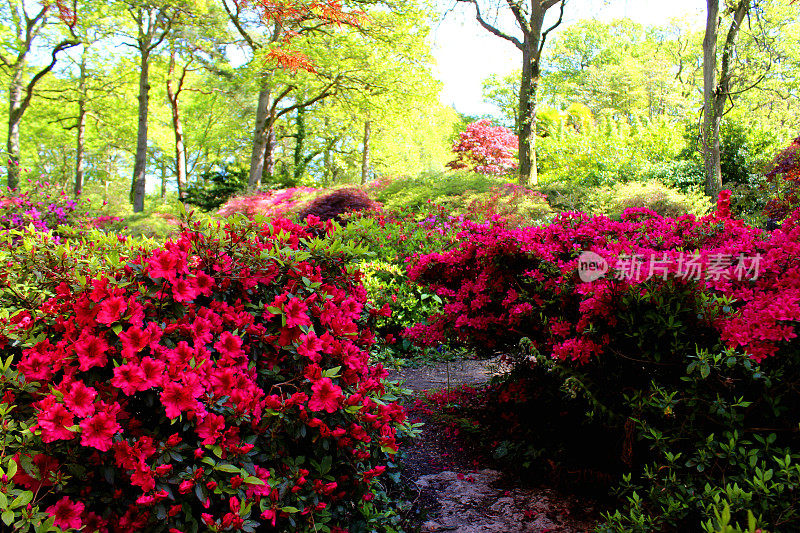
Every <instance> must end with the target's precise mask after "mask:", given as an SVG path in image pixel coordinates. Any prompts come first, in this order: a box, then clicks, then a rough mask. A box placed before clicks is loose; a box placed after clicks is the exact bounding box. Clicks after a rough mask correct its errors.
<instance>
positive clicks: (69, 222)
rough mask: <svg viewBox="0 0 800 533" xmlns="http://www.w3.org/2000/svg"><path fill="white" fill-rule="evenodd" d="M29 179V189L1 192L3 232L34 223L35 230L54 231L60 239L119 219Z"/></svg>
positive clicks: (0, 210) (0, 222)
mask: <svg viewBox="0 0 800 533" xmlns="http://www.w3.org/2000/svg"><path fill="white" fill-rule="evenodd" d="M28 182H29V183H28V185H29V187H30V189H28V190H25V191H12V190H8V189H7V190H6V191H5V193H4V194H2V195H0V232H2V233H7V232H9V231H13V230H21V229H23V228H27V227H29V226H32V227H33V228H34V229H35V230H36V231H40V232H52V233H53V236H54V237H56V241H57V242H58V241H60V240H61V239H62V238H64V237H69V236H75V235H77V234H79V233H80V230H81V229H82V228H84V229H85V228H86V227H97V228H104V227H106V226H108V225H110V224H112V223H114V222H118V221H119V220H120V219H119V218H117V217H110V216H107V215H95V214H93V210H92V209H90V207H89V206H88V205H87V204H86V203H85V202H82V201H80V200H79V201H77V202H76V201H74V200H72V199H71V198H69V197H68V196H67V194H66V193H65V192H64V191H58V192H54V191H53V190H52V189H53V187H52V186H51V185H50V183H47V182H40V181H39V182H33V181H32V180H28ZM59 227H61V229H59ZM68 228H71V229H68ZM64 231H66V234H65V233H64Z"/></svg>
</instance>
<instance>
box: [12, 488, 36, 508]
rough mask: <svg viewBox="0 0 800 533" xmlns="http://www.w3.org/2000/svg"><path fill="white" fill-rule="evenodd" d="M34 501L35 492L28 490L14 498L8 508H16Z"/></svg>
mask: <svg viewBox="0 0 800 533" xmlns="http://www.w3.org/2000/svg"><path fill="white" fill-rule="evenodd" d="M32 501H33V493H32V492H31V491H29V490H26V491H25V492H23V493H22V494H20V495H19V496H17V497H16V498H14V501H13V502H11V505H9V507H8V508H9V509H16V508H17V507H24V506H25V505H28V504H29V503H31V502H32Z"/></svg>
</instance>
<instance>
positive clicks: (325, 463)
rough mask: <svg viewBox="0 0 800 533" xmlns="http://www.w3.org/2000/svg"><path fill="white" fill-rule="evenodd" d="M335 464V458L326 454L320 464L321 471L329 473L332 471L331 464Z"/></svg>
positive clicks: (321, 472) (323, 473)
mask: <svg viewBox="0 0 800 533" xmlns="http://www.w3.org/2000/svg"><path fill="white" fill-rule="evenodd" d="M332 465H333V458H332V457H331V456H330V455H326V456H325V458H324V459H323V460H322V462H321V463H320V464H319V473H320V474H322V475H325V474H327V473H328V472H330V471H331V466H332Z"/></svg>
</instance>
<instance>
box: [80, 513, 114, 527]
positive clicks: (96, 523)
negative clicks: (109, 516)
mask: <svg viewBox="0 0 800 533" xmlns="http://www.w3.org/2000/svg"><path fill="white" fill-rule="evenodd" d="M107 524H108V522H106V521H105V520H103V517H102V516H100V515H99V514H97V513H92V512H88V513H86V514H85V515H83V525H84V526H85V527H84V529H83V530H84V531H107V529H106V525H107Z"/></svg>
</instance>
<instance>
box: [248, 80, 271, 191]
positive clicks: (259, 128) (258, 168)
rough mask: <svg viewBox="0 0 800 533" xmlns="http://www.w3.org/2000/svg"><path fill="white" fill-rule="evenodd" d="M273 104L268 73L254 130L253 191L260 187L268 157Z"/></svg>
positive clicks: (251, 163)
mask: <svg viewBox="0 0 800 533" xmlns="http://www.w3.org/2000/svg"><path fill="white" fill-rule="evenodd" d="M271 105H272V98H271V87H270V83H269V75H268V74H266V75H265V80H264V83H263V84H262V86H261V90H260V91H259V92H258V107H257V108H256V125H255V128H254V130H253V151H252V152H251V155H250V176H249V179H248V180H247V188H248V189H249V190H251V191H252V190H255V189H256V188H257V187H258V185H259V183H261V178H262V177H263V175H264V160H265V159H266V151H267V145H268V144H269V133H270V130H271V129H272V127H271V126H272V125H271V124H270V120H269V118H270V117H269V112H270V107H271Z"/></svg>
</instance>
